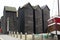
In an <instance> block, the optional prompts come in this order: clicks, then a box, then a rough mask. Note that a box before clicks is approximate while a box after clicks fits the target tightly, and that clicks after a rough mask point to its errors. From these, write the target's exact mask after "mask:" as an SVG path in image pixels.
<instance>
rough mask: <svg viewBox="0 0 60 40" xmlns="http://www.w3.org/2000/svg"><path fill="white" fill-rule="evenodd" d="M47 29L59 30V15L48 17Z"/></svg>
mask: <svg viewBox="0 0 60 40" xmlns="http://www.w3.org/2000/svg"><path fill="white" fill-rule="evenodd" d="M48 30H49V32H52V31H56V30H57V31H60V17H54V18H50V19H49V20H48Z"/></svg>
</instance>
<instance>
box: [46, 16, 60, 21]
mask: <svg viewBox="0 0 60 40" xmlns="http://www.w3.org/2000/svg"><path fill="white" fill-rule="evenodd" d="M54 18H60V16H57V17H52V18H50V19H48V20H47V21H50V20H51V19H54Z"/></svg>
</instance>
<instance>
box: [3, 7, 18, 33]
mask: <svg viewBox="0 0 60 40" xmlns="http://www.w3.org/2000/svg"><path fill="white" fill-rule="evenodd" d="M3 16H4V26H5V30H6V33H7V31H17V25H16V24H17V23H16V21H17V18H16V8H15V7H8V6H4V11H3Z"/></svg>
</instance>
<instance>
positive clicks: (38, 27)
mask: <svg viewBox="0 0 60 40" xmlns="http://www.w3.org/2000/svg"><path fill="white" fill-rule="evenodd" d="M34 10H35V11H34V13H35V16H34V18H35V19H34V20H35V32H36V34H39V33H42V32H43V30H42V10H41V8H40V6H39V5H37V6H35V7H34Z"/></svg>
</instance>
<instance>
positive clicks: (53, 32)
mask: <svg viewBox="0 0 60 40" xmlns="http://www.w3.org/2000/svg"><path fill="white" fill-rule="evenodd" d="M51 33H52V34H56V31H55V30H54V31H52V32H51ZM57 35H60V31H57Z"/></svg>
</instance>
